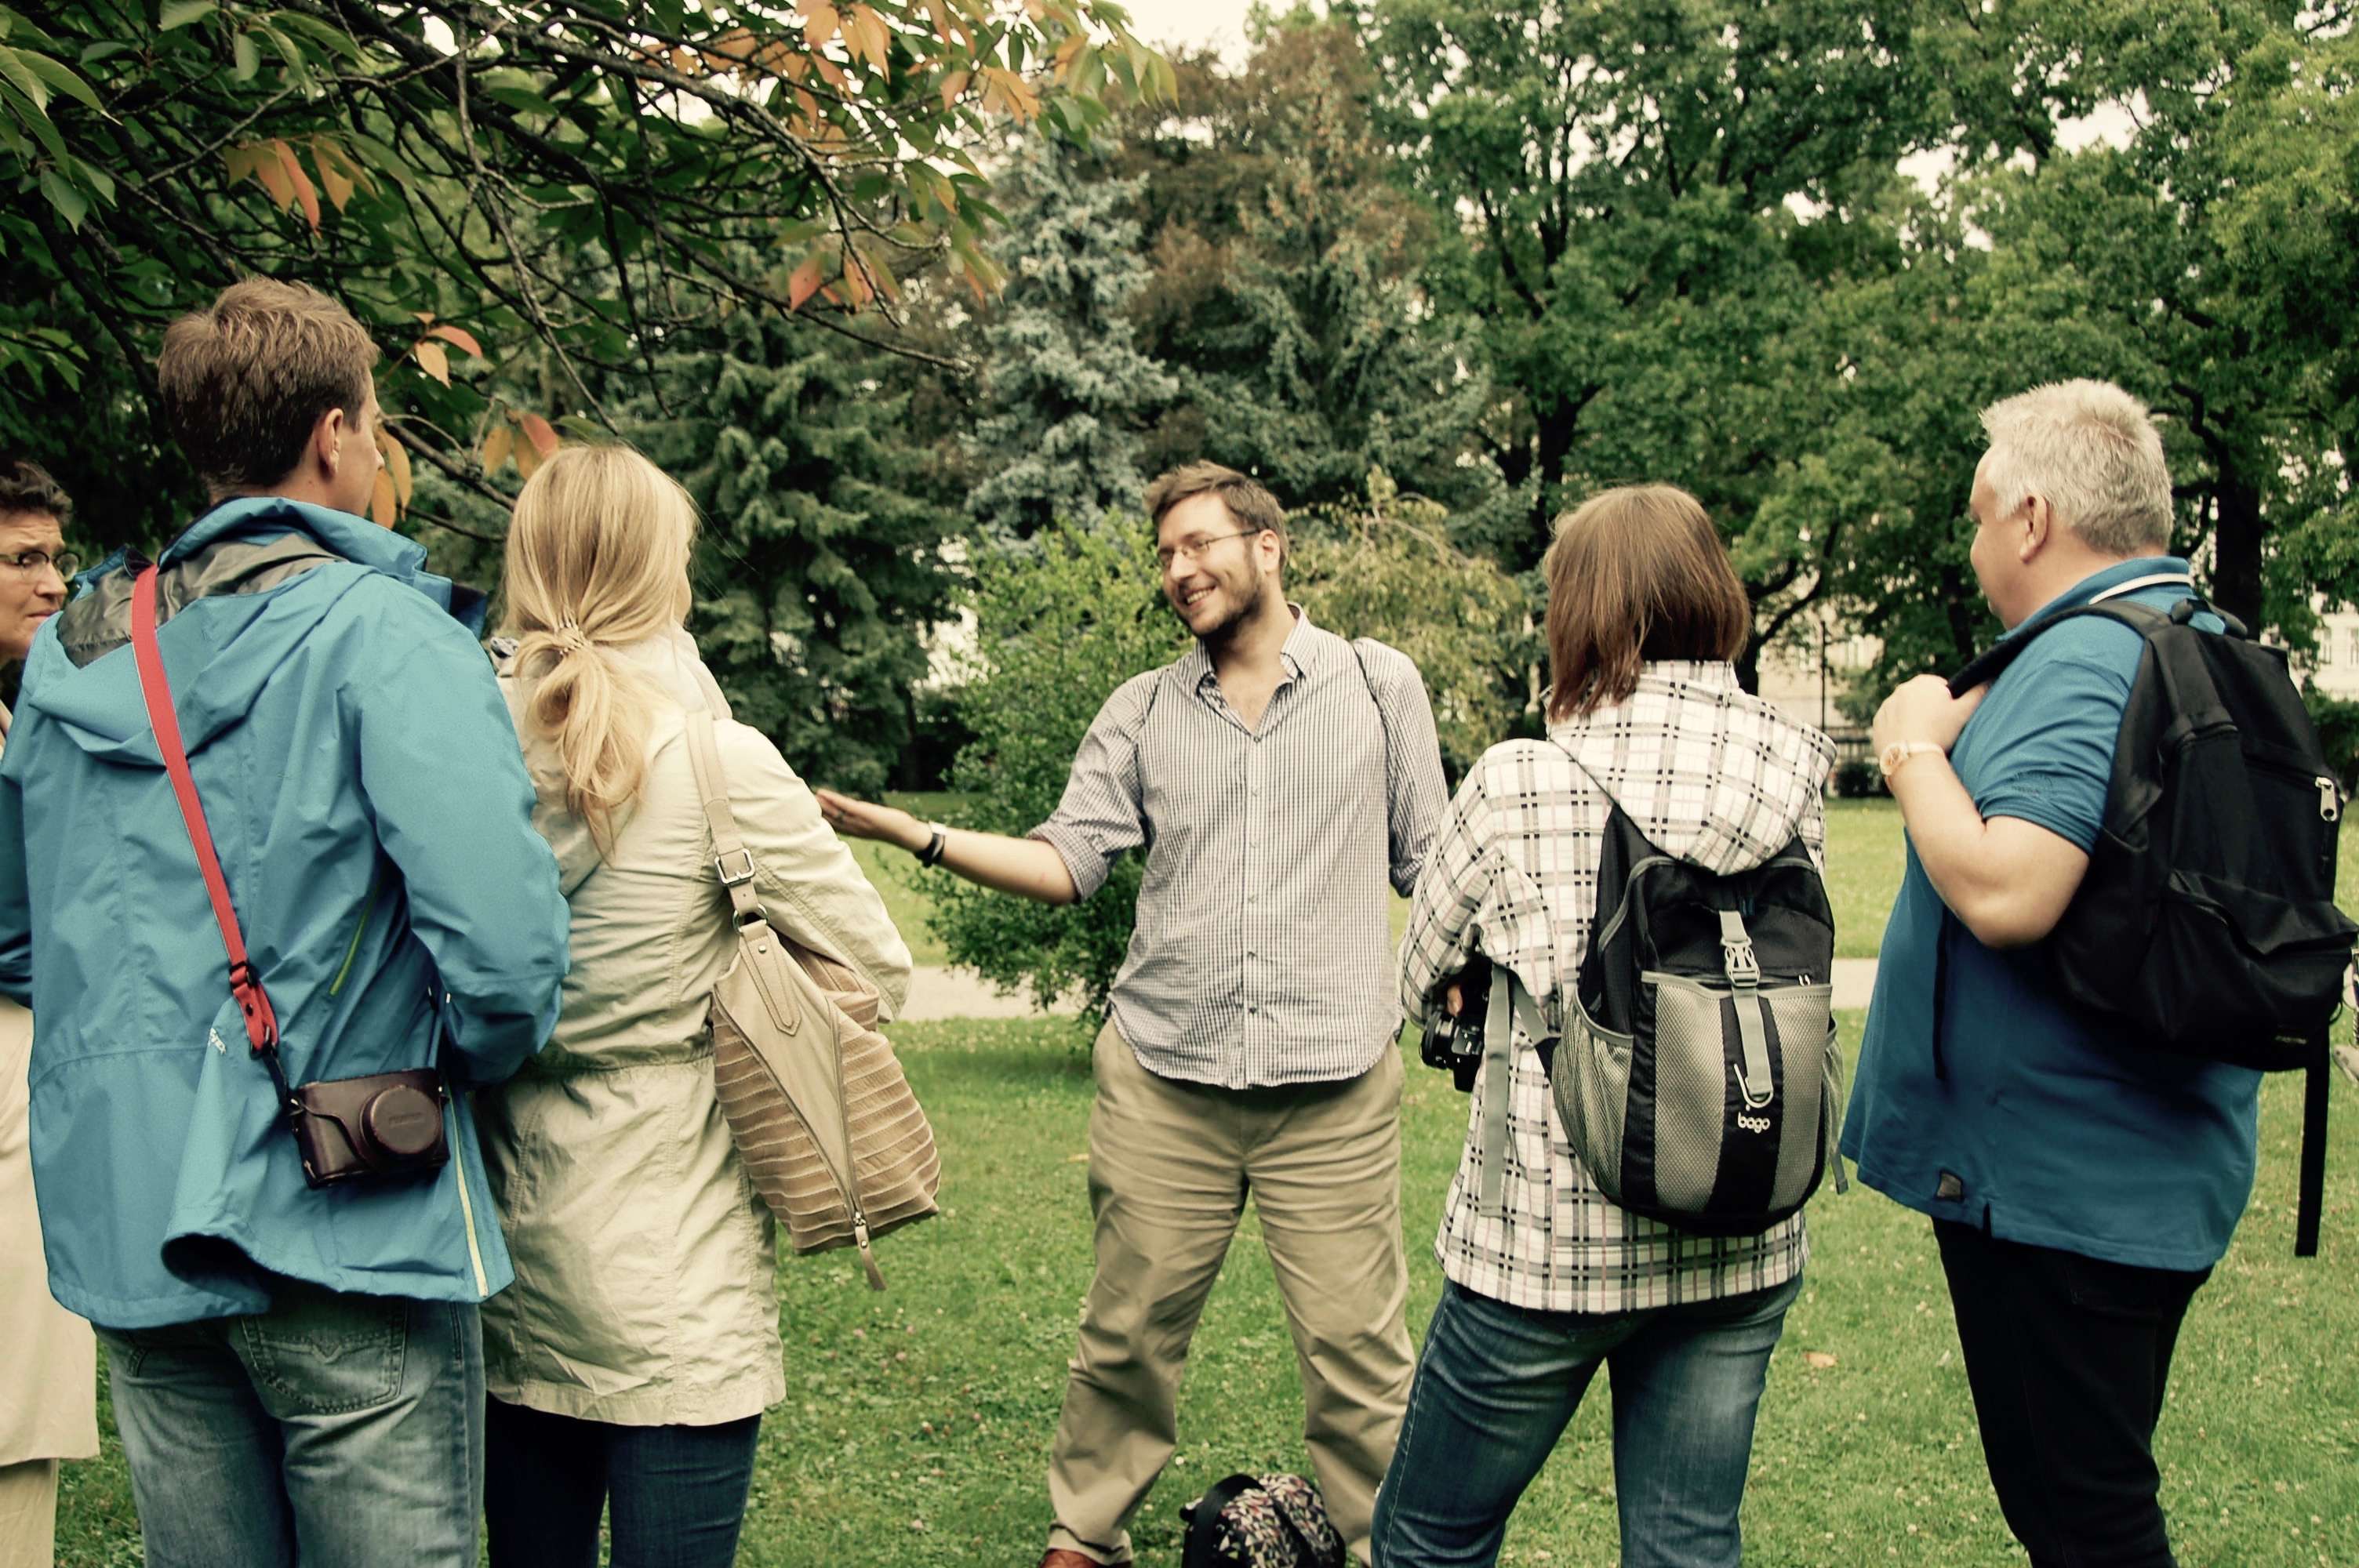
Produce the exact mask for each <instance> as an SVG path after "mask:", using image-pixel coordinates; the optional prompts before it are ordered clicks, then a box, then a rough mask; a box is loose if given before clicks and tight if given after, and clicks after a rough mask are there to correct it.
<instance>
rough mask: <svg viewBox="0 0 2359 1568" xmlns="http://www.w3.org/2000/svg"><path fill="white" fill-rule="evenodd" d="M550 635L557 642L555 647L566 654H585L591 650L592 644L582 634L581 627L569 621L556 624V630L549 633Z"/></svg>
mask: <svg viewBox="0 0 2359 1568" xmlns="http://www.w3.org/2000/svg"><path fill="white" fill-rule="evenodd" d="M550 635H551V636H553V637H554V638H555V639H556V640H557V645H558V646H559V647H560V648H561V649H563V650H564V651H565V652H566V653H569V654H586V653H588V652H590V650H591V646H592V644H591V642H590V639H589V637H588V636H587V635H585V634H584V633H583V632H582V628H581V627H579V626H577V625H575V624H574V623H573V622H571V621H560V622H558V623H557V630H556V631H555V632H553V633H550Z"/></svg>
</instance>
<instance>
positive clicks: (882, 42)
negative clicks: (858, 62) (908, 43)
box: [844, 5, 893, 76]
mask: <svg viewBox="0 0 2359 1568" xmlns="http://www.w3.org/2000/svg"><path fill="white" fill-rule="evenodd" d="M844 41H845V42H847V43H849V44H850V45H851V46H852V52H853V54H855V55H857V56H859V57H860V58H861V59H864V60H866V61H867V62H868V63H869V65H870V66H871V67H872V68H873V69H875V71H876V73H877V74H878V75H879V76H882V75H883V74H885V69H886V57H887V56H888V55H889V54H890V53H891V51H892V47H893V35H892V33H891V32H890V31H889V30H887V29H886V26H885V18H884V17H882V16H878V15H877V14H876V9H875V6H873V5H854V6H853V8H852V16H851V18H850V26H849V27H847V28H846V29H845V32H844Z"/></svg>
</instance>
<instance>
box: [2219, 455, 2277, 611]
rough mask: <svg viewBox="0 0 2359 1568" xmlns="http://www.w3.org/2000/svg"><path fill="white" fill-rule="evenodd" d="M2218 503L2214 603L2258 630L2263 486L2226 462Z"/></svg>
mask: <svg viewBox="0 0 2359 1568" xmlns="http://www.w3.org/2000/svg"><path fill="white" fill-rule="evenodd" d="M2217 505H2218V507H2219V513H2218V517H2217V520H2216V521H2215V522H2214V524H2212V603H2213V604H2215V605H2218V606H2219V607H2220V608H2221V609H2223V610H2224V611H2227V612H2228V613H2229V614H2231V615H2233V616H2234V617H2235V618H2236V619H2237V620H2239V621H2242V622H2244V623H2245V626H2246V628H2247V629H2249V630H2251V631H2255V632H2257V631H2259V630H2260V627H2261V535H2263V533H2265V532H2266V531H2267V526H2268V525H2267V523H2266V522H2265V521H2264V520H2263V518H2262V516H2261V492H2260V487H2259V486H2257V485H2256V484H2254V483H2253V482H2252V481H2249V480H2247V479H2245V476H2244V475H2243V474H2241V473H2239V472H2237V471H2236V470H2235V469H2234V468H2233V467H2232V466H2230V465H2228V464H2226V463H2223V464H2221V465H2220V480H2219V494H2218V497H2217Z"/></svg>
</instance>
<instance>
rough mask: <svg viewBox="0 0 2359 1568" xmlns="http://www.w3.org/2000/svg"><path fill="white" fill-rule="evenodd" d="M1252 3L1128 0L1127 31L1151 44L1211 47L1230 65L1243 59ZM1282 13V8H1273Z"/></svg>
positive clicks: (1243, 0) (1249, 0)
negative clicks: (1246, 21)
mask: <svg viewBox="0 0 2359 1568" xmlns="http://www.w3.org/2000/svg"><path fill="white" fill-rule="evenodd" d="M1252 3H1253V0H1129V5H1128V6H1127V9H1128V10H1129V12H1130V30H1131V31H1132V32H1134V33H1136V34H1137V35H1138V36H1139V37H1140V38H1143V39H1145V40H1146V41H1147V42H1148V43H1151V44H1213V45H1216V46H1218V47H1219V49H1220V51H1221V56H1222V58H1223V59H1225V60H1227V61H1228V62H1229V63H1230V64H1232V65H1238V64H1242V63H1244V60H1245V12H1246V10H1247V9H1248V8H1249V7H1250V6H1251V5H1252ZM1275 8H1276V9H1278V10H1284V9H1285V7H1284V6H1283V5H1279V6H1277V7H1275Z"/></svg>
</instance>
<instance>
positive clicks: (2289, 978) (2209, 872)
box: [1934, 598, 2359, 1258]
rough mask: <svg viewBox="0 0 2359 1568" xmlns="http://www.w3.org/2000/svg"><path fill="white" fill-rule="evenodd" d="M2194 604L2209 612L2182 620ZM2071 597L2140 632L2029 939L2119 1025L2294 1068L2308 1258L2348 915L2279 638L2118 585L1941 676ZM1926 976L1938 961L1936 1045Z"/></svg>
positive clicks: (2003, 648)
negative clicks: (2072, 860)
mask: <svg viewBox="0 0 2359 1568" xmlns="http://www.w3.org/2000/svg"><path fill="white" fill-rule="evenodd" d="M2198 614H2211V615H2216V616H2218V617H2219V618H2220V620H2221V621H2222V622H2224V623H2225V627H2226V629H2225V630H2224V631H2222V632H2216V633H2215V632H2207V631H2203V630H2201V629H2200V628H2198V627H2197V626H2195V625H2194V624H2193V621H2194V618H2195V617H2196V616H2197V615H2198ZM2082 615H2102V616H2104V617H2105V618H2106V619H2108V620H2112V621H2117V622H2121V623H2122V624H2123V625H2125V626H2127V627H2129V628H2130V629H2131V630H2132V631H2134V632H2136V633H2138V634H2139V635H2140V636H2142V637H2143V638H2145V639H2146V648H2145V651H2144V652H2143V653H2142V654H2140V655H2139V659H2138V668H2137V676H2136V680H2135V681H2134V682H2133V683H2132V684H2131V687H2130V695H2129V703H2128V706H2127V707H2125V708H2124V709H2123V710H2122V727H2121V732H2120V738H2119V739H2118V741H2116V742H2115V744H2114V764H2113V776H2112V779H2111V781H2110V782H2109V784H2108V785H2107V787H2106V791H2105V817H2104V828H2103V830H2102V831H2101V832H2100V833H2099V835H2098V838H2097V843H2096V846H2095V848H2093V849H2092V850H2091V851H2090V854H2089V870H2088V874H2087V875H2086V876H2085V877H2084V878H2083V879H2082V882H2081V886H2080V890H2079V891H2078V892H2075V893H2074V894H2073V895H2072V902H2071V904H2070V905H2068V906H2067V907H2066V909H2065V911H2064V915H2063V918H2062V919H2061V920H2060V921H2059V922H2058V923H2057V926H2056V929H2055V930H2054V931H2053V932H2052V933H2050V934H2049V936H2048V938H2047V940H2046V942H2045V944H2044V946H2045V947H2046V949H2047V952H2048V954H2049V959H2050V961H2051V962H2052V963H2053V965H2054V968H2055V975H2056V981H2057V985H2058V988H2059V989H2060V990H2061V991H2062V992H2063V994H2064V995H2065V997H2066V998H2067V999H2069V1000H2071V1001H2072V1002H2073V1003H2075V1004H2076V1005H2078V1006H2079V1007H2081V1008H2082V1009H2085V1010H2087V1011H2090V1012H2093V1013H2096V1014H2100V1015H2103V1016H2104V1017H2106V1018H2107V1019H2108V1020H2110V1021H2113V1022H2115V1023H2117V1024H2121V1025H2126V1027H2124V1028H2119V1029H2117V1030H2115V1031H2114V1033H2115V1034H2116V1036H2117V1037H2118V1038H2121V1039H2124V1040H2130V1041H2136V1042H2137V1043H2139V1044H2141V1045H2150V1046H2152V1047H2153V1048H2154V1049H2156V1050H2158V1051H2165V1052H2169V1053H2172V1054H2178V1055H2182V1056H2192V1057H2199V1058H2201V1059H2203V1060H2206V1061H2212V1062H2225V1063H2230V1064H2233V1065H2237V1066H2243V1067H2256V1068H2258V1069H2260V1070H2261V1071H2263V1072H2282V1071H2291V1070H2294V1069H2297V1068H2299V1069H2300V1070H2302V1071H2305V1072H2307V1073H2308V1074H2309V1075H2310V1079H2309V1083H2308V1086H2307V1091H2306V1094H2305V1098H2304V1108H2303V1118H2302V1151H2301V1177H2300V1200H2299V1207H2298V1210H2297V1215H2296V1220H2295V1240H2294V1251H2295V1253H2296V1255H2297V1256H2299V1257H2305V1258H2307V1257H2312V1256H2314V1255H2316V1253H2317V1251H2318V1219H2319V1206H2320V1202H2321V1197H2322V1195H2323V1190H2324V1185H2325V1169H2326V1136H2325V1135H2326V1091H2327V1065H2328V1061H2329V1057H2328V1052H2327V1026H2328V1024H2329V1023H2330V1022H2332V1019H2333V1016H2334V1010H2335V1008H2336V1006H2337V1005H2338V1004H2339V1002H2340V1000H2341V997H2340V993H2341V988H2342V979H2343V969H2344V968H2345V967H2346V966H2347V965H2348V964H2350V962H2351V957H2352V941H2353V937H2354V934H2359V926H2354V924H2353V922H2352V921H2351V919H2350V918H2349V917H2348V916H2347V915H2345V914H2343V912H2342V911H2341V910H2339V909H2337V908H2336V907H2335V905H2334V861H2335V854H2336V849H2337V843H2336V837H2337V834H2338V832H2339V831H2340V827H2339V824H2340V821H2341V818H2342V816H2343V795H2342V791H2341V789H2340V787H2339V786H2338V785H2337V784H2336V783H2335V780H2334V775H2333V770H2332V769H2331V768H2330V767H2328V766H2327V763H2326V759H2325V755H2324V753H2323V752H2321V749H2320V747H2319V743H2318V734H2317V731H2316V730H2315V729H2314V728H2313V727H2312V726H2311V724H2310V714H2309V711H2308V710H2307V709H2306V708H2303V706H2302V701H2301V694H2300V692H2299V690H2297V689H2296V688H2295V686H2294V684H2293V677H2292V676H2291V674H2290V673H2288V669H2287V667H2286V654H2285V651H2284V650H2283V649H2280V648H2271V647H2266V646H2263V645H2262V644H2260V643H2256V642H2254V641H2253V640H2252V639H2251V637H2250V636H2249V635H2247V633H2245V628H2244V627H2243V626H2242V625H2241V624H2239V623H2238V622H2236V621H2235V619H2234V617H2232V616H2229V615H2226V614H2223V612H2222V611H2218V610H2214V609H2212V607H2210V606H2208V605H2206V604H2205V603H2204V602H2203V601H2202V600H2201V599H2193V598H2190V599H2183V600H2180V601H2179V602H2178V603H2177V604H2175V605H2173V606H2172V607H2171V608H2170V610H2169V611H2160V610H2156V609H2153V608H2151V607H2149V606H2147V605H2142V604H2129V603H2123V602H2118V601H2107V602H2102V603H2096V604H2084V605H2080V606H2076V607H2075V608H2073V609H2071V610H2066V611H2059V612H2058V613H2056V614H2054V615H2051V616H2049V617H2048V618H2047V619H2046V620H2044V621H2042V622H2038V624H2036V625H2034V626H2031V627H2028V628H2026V629H2025V630H2023V631H2021V632H2019V633H2017V634H2016V635H2014V636H2012V637H2009V638H2007V639H2006V641H2005V642H2003V643H1999V644H1998V645H1997V646H1996V647H1995V648H1993V649H1991V650H1990V651H1989V652H1988V653H1986V654H1983V655H1982V656H1981V657H1980V658H1978V659H1976V660H1974V661H1973V663H1972V664H1971V665H1967V666H1966V668H1965V669H1963V670H1962V671H1960V672H1959V674H1958V675H1957V676H1956V677H1955V678H1954V679H1952V680H1951V682H1950V689H1951V691H1952V692H1954V693H1958V694H1961V695H1962V694H1963V693H1965V692H1967V691H1970V690H1972V689H1973V687H1977V686H1981V685H1983V684H1984V683H1985V682H1988V681H1993V680H1995V679H1997V678H1998V676H1999V674H2000V672H2002V671H2004V670H2005V669H2006V667H2007V665H2010V664H2012V663H2013V662H2014V661H2015V659H2016V658H2017V656H2019V655H2020V654H2022V652H2023V650H2024V649H2025V648H2027V647H2028V646H2029V645H2030V644H2031V643H2032V641H2033V639H2035V638H2037V637H2038V635H2039V634H2040V633H2043V632H2046V631H2047V630H2048V629H2049V627H2051V626H2055V625H2058V624H2060V622H2065V621H2068V620H2071V619H2072V618H2074V617H2076V616H2082ZM1950 919H1951V917H1950V916H1948V915H1946V914H1945V915H1944V919H1943V931H1942V940H1943V943H1944V945H1945V946H1946V943H1947V941H1948V939H1949V935H1950V933H1949V929H1948V927H1949V922H1950ZM1936 991H1937V994H1936V996H1935V998H1934V1019H1935V1022H1934V1029H1935V1034H1936V1043H1937V1045H1936V1048H1937V1052H1938V1048H1939V1046H1938V1043H1939V1036H1940V1028H1941V1022H1940V1020H1941V1004H1942V1002H1943V1000H1945V999H1944V998H1943V997H1942V996H1941V995H1940V994H1939V991H1940V966H1938V965H1937V979H1936ZM1936 1060H1937V1063H1938V1061H1939V1057H1938V1054H1937V1057H1936Z"/></svg>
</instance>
